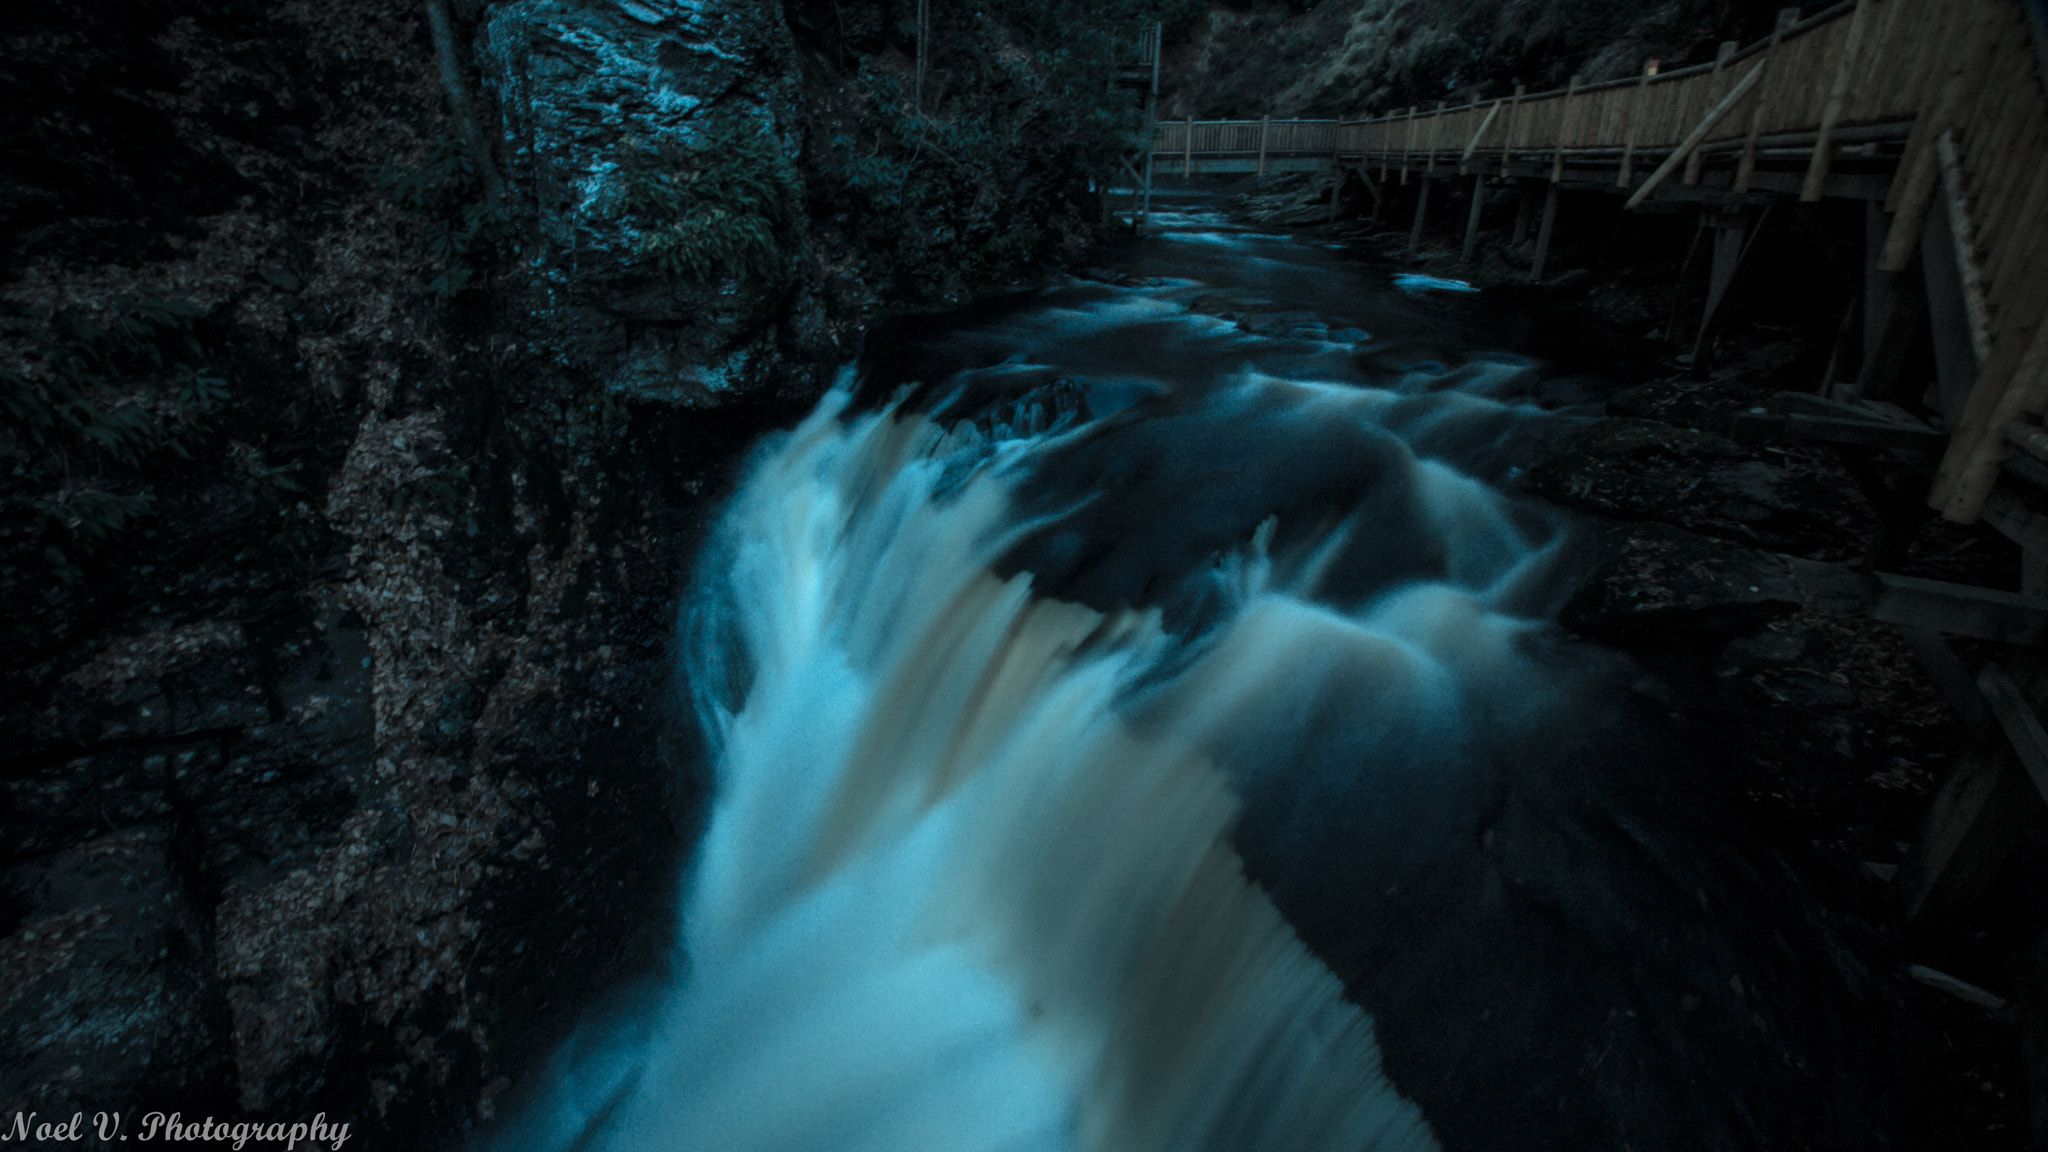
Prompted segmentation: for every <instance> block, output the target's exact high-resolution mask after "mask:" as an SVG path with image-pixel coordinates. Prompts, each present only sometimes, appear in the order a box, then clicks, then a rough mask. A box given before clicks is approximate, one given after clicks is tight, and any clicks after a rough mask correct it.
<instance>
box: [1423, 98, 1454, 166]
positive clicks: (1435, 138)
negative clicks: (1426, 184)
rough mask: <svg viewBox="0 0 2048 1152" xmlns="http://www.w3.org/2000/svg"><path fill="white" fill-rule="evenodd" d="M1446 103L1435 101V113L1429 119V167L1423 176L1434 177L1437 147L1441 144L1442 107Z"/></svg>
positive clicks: (1442, 129)
mask: <svg viewBox="0 0 2048 1152" xmlns="http://www.w3.org/2000/svg"><path fill="white" fill-rule="evenodd" d="M1446 103H1448V101H1444V100H1439V101H1437V102H1436V113H1435V115H1432V116H1431V117H1430V118H1429V167H1428V168H1427V169H1425V170H1424V172H1423V175H1425V176H1434V175H1436V153H1437V146H1438V145H1439V144H1442V143H1443V134H1444V105H1445V104H1446Z"/></svg>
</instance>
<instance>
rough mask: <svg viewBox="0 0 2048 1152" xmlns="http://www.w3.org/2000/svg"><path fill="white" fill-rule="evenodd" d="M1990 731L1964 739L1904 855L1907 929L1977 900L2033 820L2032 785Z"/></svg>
mask: <svg viewBox="0 0 2048 1152" xmlns="http://www.w3.org/2000/svg"><path fill="white" fill-rule="evenodd" d="M1901 632H1902V633H1903V632H1904V630H1903V629H1901ZM1985 711H1986V712H1988V711H1989V708H1988V706H1985ZM1994 727H1995V726H1993V725H1986V726H1985V727H1984V728H1983V729H1979V730H1976V731H1972V732H1970V733H1969V734H1967V735H1966V736H1965V737H1964V741H1963V748H1962V751H1961V752H1960V753H1958V754H1957V756H1956V760H1955V767H1954V768H1952V769H1950V771H1949V774H1948V777H1947V778H1946V779H1944V780H1943V781H1942V784H1941V789H1940V791H1938V792H1936V793H1935V796H1934V802H1933V803H1932V804H1930V805H1929V806H1928V810H1927V816H1926V819H1925V820H1923V821H1922V822H1921V826H1920V834H1919V835H1918V836H1917V837H1915V839H1914V842H1913V846H1912V847H1911V848H1910V849H1909V850H1908V851H1907V853H1906V862H1905V865H1904V867H1902V868H1901V869H1900V870H1899V877H1898V885H1899V891H1900V894H1901V895H1902V896H1903V901H1902V902H1903V904H1904V905H1905V915H1906V920H1907V922H1908V923H1915V924H1919V923H1926V922H1928V921H1932V920H1938V919H1940V918H1942V917H1944V916H1947V915H1950V914H1952V913H1954V912H1955V911H1957V910H1959V909H1962V908H1966V907H1968V906H1969V905H1971V904H1974V903H1976V902H1977V901H1978V900H1979V899H1981V898H1982V897H1983V895H1984V893H1985V891H1986V890H1988V889H1989V888H1990V886H1991V882H1992V881H1993V880H1994V879H1995V878H1996V877H1997V875H1998V873H1999V872H2000V870H2002V869H2003V868H2004V867H2005V864H2006V862H2007V861H2008V860H2010V859H2011V858H2012V856H2013V854H2014V853H2015V852H2017V851H2018V850H2019V847H2020V842H2021V839H2022V838H2023V837H2024V836H2025V834H2026V830H2027V826H2028V825H2029V824H2031V823H2033V821H2034V820H2035V819H2036V818H2037V813H2038V812H2039V805H2040V803H2041V801H2040V800H2039V799H2038V793H2037V792H2036V790H2035V788H2034V785H2033V782H2032V781H2031V780H2030V779H2028V777H2027V773H2026V769H2024V768H2022V767H2021V766H2020V763H2019V758H2018V757H2017V756H2016V755H2014V754H2013V751H2012V746H2011V745H2010V744H2008V743H2007V742H2006V740H2005V737H2004V734H2003V733H2000V732H1998V731H1995V730H1994Z"/></svg>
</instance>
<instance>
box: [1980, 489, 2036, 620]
mask: <svg viewBox="0 0 2048 1152" xmlns="http://www.w3.org/2000/svg"><path fill="white" fill-rule="evenodd" d="M1984 522H1985V523H1986V524H1989V525H1991V526H1992V527H1993V528H1996V529H1997V530H1998V534H1999V535H2001V536H2003V537H2005V538H2006V539H2007V540H2010V541H2012V542H2013V543H2015V544H2017V545H2019V546H2020V548H2021V549H2022V550H2023V551H2026V552H2031V553H2034V554H2036V555H2040V556H2048V516H2043V515H2042V514H2041V513H2039V512H2036V511H2034V510H2033V509H2032V508H2030V507H2028V506H2027V502H2026V501H2025V500H2023V499H2021V498H2020V496H2019V495H2018V494H2017V493H2015V492H2014V491H2013V490H2012V489H2010V488H2008V487H2006V486H2005V485H2003V484H2001V485H1998V486H1997V487H1994V488H1993V489H1991V494H1990V495H1989V496H1986V497H1985V498H1984ZM2020 593H2021V594H2022V595H2038V593H2030V592H2028V591H2027V589H2025V588H2021V589H2020Z"/></svg>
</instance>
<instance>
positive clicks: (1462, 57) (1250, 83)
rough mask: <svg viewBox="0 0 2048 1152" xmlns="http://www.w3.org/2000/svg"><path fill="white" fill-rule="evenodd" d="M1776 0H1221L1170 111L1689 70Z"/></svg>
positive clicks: (1444, 94) (1353, 105)
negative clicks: (1657, 66) (1656, 67)
mask: <svg viewBox="0 0 2048 1152" xmlns="http://www.w3.org/2000/svg"><path fill="white" fill-rule="evenodd" d="M1781 7H1784V5H1783V4H1781V3H1779V2H1778V0H1664V2H1662V3H1653V4H1643V3H1634V2H1631V0H1447V2H1443V3H1437V2H1428V3H1424V2H1421V0H1274V2H1269V0H1235V2H1232V0H1223V2H1219V3H1217V4H1214V5H1212V6H1211V8H1210V9H1209V12H1208V14H1207V16H1206V18H1205V19H1204V20H1202V21H1200V22H1199V23H1198V25H1197V27H1196V28H1195V29H1194V30H1193V34H1192V35H1190V36H1188V37H1187V38H1185V39H1184V40H1183V41H1182V43H1181V46H1180V47H1179V49H1178V51H1177V52H1176V53H1175V54H1174V55H1173V56H1171V57H1170V58H1169V59H1170V61H1171V63H1170V64H1169V66H1168V68H1167V69H1166V76H1167V77H1168V78H1169V79H1170V81H1171V83H1170V85H1169V86H1168V88H1167V91H1166V93H1165V99H1164V101H1163V103H1162V108H1163V114H1164V115H1168V116H1174V117H1178V116H1188V115H1193V116H1196V117H1203V118H1229V119H1241V118H1246V117H1258V116H1264V115H1272V116H1279V117H1304V118H1323V117H1339V116H1363V115H1366V114H1368V113H1371V114H1374V115H1377V114H1381V113H1385V112H1389V111H1392V110H1395V109H1398V108H1405V107H1407V106H1408V105H1411V104H1419V105H1422V106H1424V107H1428V106H1430V105H1432V104H1434V103H1435V102H1436V101H1438V100H1446V101H1449V102H1450V103H1452V104H1459V103H1463V102H1464V101H1466V100H1469V99H1474V98H1481V99H1483V98H1488V97H1493V96H1506V95H1509V94H1511V93H1512V92H1513V91H1514V87H1515V85H1516V84H1526V85H1528V88H1529V91H1531V92H1538V91H1544V90H1547V89H1551V88H1562V87H1564V86H1565V84H1566V82H1567V81H1568V80H1569V79H1570V77H1571V75H1572V74H1573V73H1575V72H1576V73H1579V74H1581V75H1583V76H1584V77H1585V79H1586V80H1587V81H1589V82H1591V81H1598V80H1612V79H1616V78H1618V77H1622V76H1632V75H1635V74H1637V73H1638V72H1640V71H1641V70H1642V67H1643V61H1644V60H1645V59H1648V58H1650V57H1657V58H1659V59H1661V60H1662V61H1663V62H1664V64H1665V66H1666V67H1683V66H1685V65H1689V64H1697V63H1701V62H1703V61H1711V60H1713V58H1714V50H1715V45H1717V44H1718V43H1719V42H1720V41H1722V40H1731V39H1732V40H1739V41H1741V42H1742V43H1744V44H1747V43H1750V42H1751V41H1753V40H1757V39H1761V38H1762V37H1764V36H1767V35H1769V34H1770V30H1771V23H1772V20H1773V19H1774V18H1775V16H1774V14H1775V13H1776V11H1777V10H1778V9H1779V8H1781Z"/></svg>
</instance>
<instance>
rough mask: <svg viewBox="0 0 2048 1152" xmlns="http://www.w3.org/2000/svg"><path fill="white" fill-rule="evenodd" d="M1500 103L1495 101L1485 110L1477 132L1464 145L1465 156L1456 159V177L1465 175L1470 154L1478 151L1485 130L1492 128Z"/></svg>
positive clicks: (1498, 113) (1470, 157)
mask: <svg viewBox="0 0 2048 1152" xmlns="http://www.w3.org/2000/svg"><path fill="white" fill-rule="evenodd" d="M1500 104H1501V102H1500V101H1498V100H1495V101H1494V102H1493V107H1491V108H1488V109H1487V110H1486V116H1485V117H1484V118H1482V119H1481V120H1480V121H1479V131H1477V132H1474V133H1473V134H1472V139H1471V140H1470V141H1468V142H1467V143H1466V144H1465V154H1464V155H1462V156H1460V157H1458V175H1460V176H1463V175H1466V171H1465V169H1466V167H1467V166H1468V165H1470V164H1471V163H1472V154H1473V153H1474V152H1477V151H1479V142H1480V141H1481V140H1484V139H1485V138H1486V130H1487V129H1488V128H1491V127H1493V118H1494V117H1496V116H1498V115H1500Z"/></svg>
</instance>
